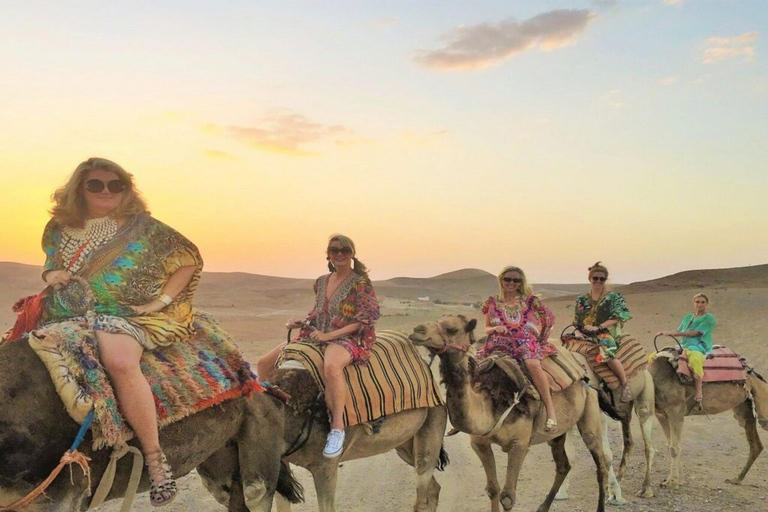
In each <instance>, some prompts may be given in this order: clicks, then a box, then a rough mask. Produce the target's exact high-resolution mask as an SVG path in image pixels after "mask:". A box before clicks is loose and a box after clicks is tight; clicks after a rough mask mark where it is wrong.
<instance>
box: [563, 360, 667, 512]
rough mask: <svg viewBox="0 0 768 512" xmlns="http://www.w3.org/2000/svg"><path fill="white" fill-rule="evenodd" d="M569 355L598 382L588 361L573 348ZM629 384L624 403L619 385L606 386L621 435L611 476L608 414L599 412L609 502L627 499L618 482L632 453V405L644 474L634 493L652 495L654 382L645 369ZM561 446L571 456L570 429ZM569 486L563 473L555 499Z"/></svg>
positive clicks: (619, 501)
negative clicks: (640, 436)
mask: <svg viewBox="0 0 768 512" xmlns="http://www.w3.org/2000/svg"><path fill="white" fill-rule="evenodd" d="M573 356H574V357H575V358H576V360H578V361H579V364H581V365H582V367H584V369H585V370H586V372H587V377H588V378H589V381H590V382H599V379H598V378H597V376H596V375H595V372H594V371H592V368H590V366H589V364H587V360H586V358H585V357H584V356H583V355H581V354H578V353H575V352H573ZM629 385H630V388H631V390H632V400H631V401H629V402H627V403H622V402H621V401H620V400H619V395H620V394H621V389H620V388H617V389H615V390H610V393H611V395H612V400H611V403H612V404H613V405H614V407H615V408H616V410H617V412H618V413H619V416H621V419H620V420H619V421H620V422H621V433H622V439H623V451H622V455H621V463H620V464H619V472H618V474H617V475H616V476H614V472H613V467H612V466H611V464H612V461H613V452H612V451H611V446H610V442H609V440H608V423H609V421H608V418H607V417H606V416H605V415H601V419H602V425H603V451H604V452H605V455H606V459H607V460H608V464H609V482H610V484H609V495H608V500H609V502H610V503H611V504H613V505H624V504H626V503H627V500H625V499H624V497H623V496H622V494H621V486H620V485H619V482H621V481H622V479H623V478H624V475H625V473H626V469H627V462H628V461H629V457H630V455H631V454H632V450H633V448H634V444H635V443H634V440H633V439H632V426H631V421H632V410H633V409H634V411H635V413H636V414H637V417H638V419H639V420H640V431H641V432H642V434H643V444H644V446H645V477H644V479H643V485H642V487H641V489H640V490H639V491H638V492H637V494H636V496H639V497H641V498H652V497H653V496H654V492H653V486H652V484H651V468H652V467H653V458H654V455H655V453H656V451H655V449H654V448H653V442H652V440H651V434H652V432H653V421H649V420H652V418H653V412H654V386H653V378H652V377H651V374H650V373H649V372H648V370H647V369H646V370H643V371H642V372H638V373H636V374H635V375H634V376H633V377H632V378H631V379H630V380H629ZM565 450H566V453H568V458H569V459H571V460H573V454H574V451H573V442H572V440H571V433H570V432H569V433H568V436H567V439H566V442H565ZM569 487H570V479H569V478H568V477H566V479H565V481H564V482H563V485H561V486H560V491H559V492H558V493H557V496H556V497H555V499H557V500H565V499H568V489H569Z"/></svg>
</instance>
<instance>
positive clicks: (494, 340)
mask: <svg viewBox="0 0 768 512" xmlns="http://www.w3.org/2000/svg"><path fill="white" fill-rule="evenodd" d="M482 311H483V314H485V315H486V316H489V317H490V320H491V325H493V326H499V325H501V326H504V327H505V328H506V329H507V332H505V333H497V332H494V333H491V334H489V335H488V339H487V340H486V342H485V344H484V345H483V347H482V348H481V349H480V350H478V351H477V358H478V359H483V358H485V357H488V356H489V355H491V354H493V353H501V354H507V355H510V356H512V357H514V358H515V359H543V358H545V357H547V356H549V355H552V354H555V353H557V347H555V346H554V345H552V344H551V343H549V342H548V341H547V337H548V335H549V331H550V329H552V326H553V325H554V323H555V315H554V314H553V313H552V311H551V310H550V309H549V308H548V307H547V306H545V305H544V303H543V302H541V300H539V298H538V297H536V296H533V295H531V296H529V297H527V298H525V299H522V298H521V297H515V300H514V301H513V302H512V303H508V302H503V301H500V300H499V299H498V297H496V296H495V295H494V296H491V297H488V298H487V299H486V300H485V302H484V303H483V306H482Z"/></svg>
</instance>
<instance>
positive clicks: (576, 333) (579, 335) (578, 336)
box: [573, 329, 584, 340]
mask: <svg viewBox="0 0 768 512" xmlns="http://www.w3.org/2000/svg"><path fill="white" fill-rule="evenodd" d="M573 337H574V338H576V339H577V340H583V339H584V335H583V334H582V333H581V331H580V330H578V329H576V330H575V331H573Z"/></svg>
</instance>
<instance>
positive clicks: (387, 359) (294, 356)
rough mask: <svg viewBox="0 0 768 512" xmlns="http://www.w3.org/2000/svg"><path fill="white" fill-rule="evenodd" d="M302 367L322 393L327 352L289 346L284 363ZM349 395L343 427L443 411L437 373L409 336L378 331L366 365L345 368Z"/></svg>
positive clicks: (317, 347)
mask: <svg viewBox="0 0 768 512" xmlns="http://www.w3.org/2000/svg"><path fill="white" fill-rule="evenodd" d="M286 360H294V361H298V362H300V363H301V364H302V365H303V366H304V367H305V368H306V369H307V370H308V371H309V372H310V374H311V375H312V377H314V379H315V381H316V382H317V384H318V386H319V387H320V389H325V384H324V382H323V346H322V345H315V344H311V343H289V344H288V345H286V347H285V349H284V350H283V355H282V356H281V360H280V362H283V361H286ZM344 378H345V380H346V382H347V387H348V389H349V394H348V397H347V402H346V403H345V404H344V425H345V426H351V425H357V424H358V423H366V422H369V421H374V420H376V419H378V418H380V417H382V416H386V415H389V414H395V413H398V412H401V411H405V410H408V409H417V408H420V407H435V406H438V405H443V399H442V397H441V396H440V392H439V390H438V389H437V386H436V385H435V381H434V378H433V377H432V372H431V371H430V369H429V366H427V363H426V362H425V361H424V359H422V357H421V355H420V354H419V353H418V351H417V350H416V347H414V346H413V344H412V343H411V342H410V340H409V339H408V337H407V336H406V335H405V333H402V332H397V331H377V332H376V343H374V344H373V347H371V356H370V358H369V360H368V364H367V365H356V364H351V365H348V366H347V367H346V368H344Z"/></svg>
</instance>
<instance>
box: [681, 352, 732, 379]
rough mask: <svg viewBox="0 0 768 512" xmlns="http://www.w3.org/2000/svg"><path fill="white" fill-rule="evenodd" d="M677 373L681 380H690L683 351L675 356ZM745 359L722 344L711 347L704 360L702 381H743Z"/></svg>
mask: <svg viewBox="0 0 768 512" xmlns="http://www.w3.org/2000/svg"><path fill="white" fill-rule="evenodd" d="M677 363H678V364H677V374H678V375H679V376H680V378H681V380H683V381H685V382H690V381H691V380H692V378H693V377H692V375H691V369H690V367H689V366H688V357H687V356H686V355H685V352H683V353H682V354H679V356H678V358H677ZM746 380H747V361H746V359H744V358H743V357H741V356H740V355H739V354H737V353H736V352H734V351H733V350H731V349H729V348H727V347H724V346H722V345H715V346H714V347H712V353H711V354H710V355H709V356H708V357H707V358H706V359H705V360H704V382H745V381H746Z"/></svg>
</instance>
